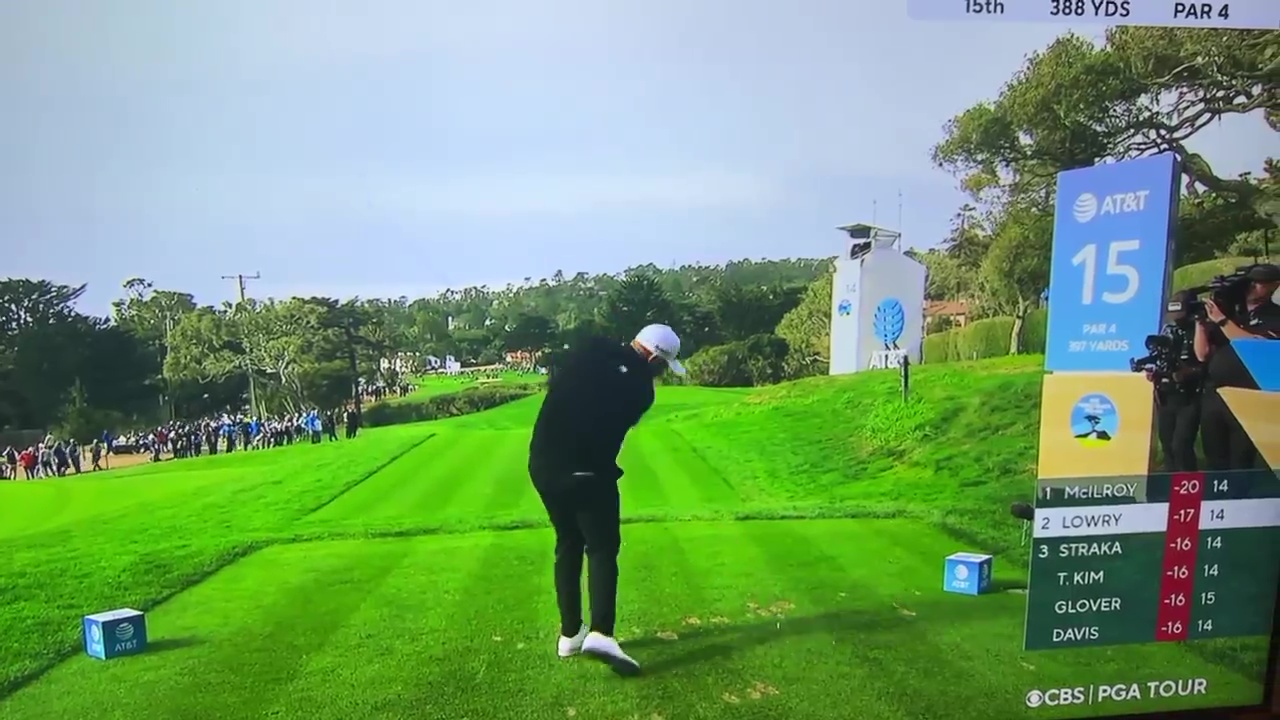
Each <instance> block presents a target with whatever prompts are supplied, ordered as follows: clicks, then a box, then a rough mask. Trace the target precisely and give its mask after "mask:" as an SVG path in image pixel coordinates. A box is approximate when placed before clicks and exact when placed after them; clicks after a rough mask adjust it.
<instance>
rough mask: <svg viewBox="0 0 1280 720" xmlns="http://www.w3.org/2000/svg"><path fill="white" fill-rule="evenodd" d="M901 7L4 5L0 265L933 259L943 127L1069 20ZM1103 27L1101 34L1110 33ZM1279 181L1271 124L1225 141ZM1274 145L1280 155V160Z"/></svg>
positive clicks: (91, 271) (274, 274)
mask: <svg viewBox="0 0 1280 720" xmlns="http://www.w3.org/2000/svg"><path fill="white" fill-rule="evenodd" d="M905 6H906V3H905V2H904V1H902V0H879V1H878V2H872V1H871V0H841V1H840V2H834V1H830V0H818V1H815V2H801V3H790V4H788V3H781V4H780V3H777V2H763V1H761V0H738V1H736V2H727V1H724V0H645V2H619V1H617V0H614V1H611V2H604V3H602V2H592V1H587V0H543V1H542V2H538V3H529V2H515V1H514V0H496V1H494V0H475V1H473V2H468V3H448V4H445V3H440V2H436V1H435V0H417V1H412V0H404V1H396V2H390V1H378V0H360V1H359V2H340V1H336V0H328V1H326V0H206V1H205V2H195V1H194V0H193V1H192V2H173V0H154V1H153V0H103V1H95V0H39V1H38V2H35V1H32V2H19V1H14V2H5V3H0V243H3V244H2V246H0V248H2V250H3V256H2V259H0V262H3V268H0V276H4V275H8V276H35V277H45V278H50V279H53V280H56V281H59V282H65V283H74V284H79V283H88V284H89V293H88V295H87V296H86V301H85V303H84V309H85V310H88V311H91V312H98V313H101V312H105V311H106V309H107V307H108V304H109V302H110V300H111V299H113V298H115V297H117V296H118V295H119V294H120V284H121V282H122V281H124V280H125V279H127V278H129V277H133V276H142V277H146V278H149V279H151V280H153V281H155V282H156V284H157V285H158V286H159V287H162V288H170V289H182V290H187V291H190V292H194V293H195V294H196V295H197V298H198V300H200V301H201V302H206V303H216V302H220V301H221V300H224V299H229V298H230V297H231V295H232V293H233V291H234V287H233V285H232V283H230V282H228V281H224V280H221V279H220V276H221V275H226V274H234V273H239V272H244V273H253V272H255V271H260V272H261V273H262V275H263V279H262V280H261V281H259V282H256V283H253V284H252V285H251V286H250V292H251V293H253V294H256V295H273V296H277V297H279V296H287V295H293V294H306V295H309V294H322V295H331V296H339V297H349V296H353V295H360V296H363V297H376V296H385V297H394V296H399V295H408V296H411V297H413V296H420V295H423V294H434V293H435V292H438V291H439V290H441V289H443V288H445V287H461V286H465V285H477V284H489V285H492V286H501V285H505V284H506V283H508V282H512V281H514V282H519V281H521V280H522V279H523V278H525V277H533V278H535V279H536V278H539V277H546V276H549V275H550V274H551V273H553V272H554V271H555V270H557V269H563V270H564V271H565V272H567V273H570V274H571V273H573V272H576V271H580V270H584V271H590V272H601V271H605V272H616V271H619V270H622V269H623V268H625V267H627V266H630V265H635V264H639V263H643V262H654V263H657V264H659V265H664V266H667V265H671V264H672V263H677V264H679V263H686V262H698V261H701V262H715V263H719V262H724V261H726V260H730V259H736V258H742V257H751V258H761V257H770V258H778V257H792V256H797V255H805V256H824V255H831V254H835V253H836V252H838V251H839V248H840V247H841V236H840V235H839V233H837V232H836V231H834V230H833V228H834V227H835V226H836V225H841V224H846V223H850V222H859V221H862V222H866V221H870V220H871V219H872V216H873V201H877V200H878V209H877V211H876V212H875V215H876V216H877V217H876V218H875V219H877V220H878V221H879V222H880V224H883V225H889V226H895V225H897V224H898V209H897V196H898V192H899V190H901V192H902V196H903V198H904V200H905V211H904V216H903V219H902V229H903V231H904V233H905V239H906V241H907V243H908V244H910V245H915V246H917V247H928V246H931V245H933V244H935V243H937V241H938V240H939V239H940V238H941V237H942V236H943V235H944V234H945V232H946V229H947V225H948V221H949V219H950V217H951V216H952V214H953V213H954V212H955V210H956V208H957V207H958V206H959V204H960V203H961V202H962V201H963V198H962V196H961V195H960V194H959V193H958V192H957V191H956V189H955V181H954V180H953V179H952V178H951V177H949V176H948V175H946V174H945V173H942V172H941V171H938V170H936V169H934V168H933V167H932V166H931V165H930V162H929V149H930V148H931V146H932V145H933V144H934V143H936V142H937V141H938V140H939V139H940V137H941V127H942V124H943V123H944V122H945V121H946V120H947V119H948V118H949V117H951V116H952V115H954V114H956V113H957V112H960V111H962V110H964V109H965V108H966V107H968V106H970V105H972V104H973V103H974V102H977V101H979V100H982V99H984V98H990V97H993V96H994V95H995V94H996V93H997V92H998V90H999V88H1000V86H1001V84H1003V83H1004V82H1005V81H1006V80H1007V79H1008V78H1009V76H1010V74H1011V73H1012V72H1013V71H1014V70H1015V69H1016V68H1017V67H1018V65H1019V63H1020V62H1021V60H1022V58H1023V57H1024V56H1025V55H1026V54H1027V53H1028V52H1030V51H1033V50H1036V49H1038V48H1041V47H1043V46H1045V45H1046V44H1047V43H1049V42H1050V41H1051V40H1052V39H1053V38H1054V37H1055V36H1056V35H1057V34H1059V33H1060V32H1062V31H1064V30H1065V29H1066V28H1063V27H1056V26H1052V25H1012V24H992V25H982V24H965V25H955V24H926V23H919V22H913V21H911V20H909V19H908V18H907V16H906V7H905ZM1088 32H1089V33H1090V34H1097V33H1098V32H1099V30H1098V29H1097V28H1092V29H1089V31H1088ZM1198 145H1199V147H1198V149H1199V150H1200V151H1201V152H1203V153H1205V154H1206V155H1207V156H1208V158H1209V159H1210V160H1211V161H1212V162H1214V164H1215V167H1216V168H1217V169H1218V170H1219V171H1220V172H1226V173H1235V172H1240V171H1244V170H1255V171H1256V170H1258V169H1260V167H1261V157H1262V155H1261V153H1259V148H1263V147H1266V146H1268V145H1269V146H1271V147H1274V146H1275V135H1274V134H1272V133H1270V132H1269V131H1267V130H1266V129H1265V126H1264V125H1263V124H1262V122H1261V120H1259V119H1255V118H1247V119H1243V120H1235V121H1232V122H1229V123H1224V124H1222V125H1221V126H1218V127H1215V128H1214V129H1213V130H1212V131H1211V132H1209V133H1206V134H1205V135H1204V136H1202V137H1201V138H1199V139H1198ZM1272 153H1273V154H1276V150H1272Z"/></svg>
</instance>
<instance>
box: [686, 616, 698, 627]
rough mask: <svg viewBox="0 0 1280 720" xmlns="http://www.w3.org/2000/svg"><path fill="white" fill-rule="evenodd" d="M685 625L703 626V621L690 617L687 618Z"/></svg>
mask: <svg viewBox="0 0 1280 720" xmlns="http://www.w3.org/2000/svg"><path fill="white" fill-rule="evenodd" d="M684 624H685V625H701V624H702V621H701V620H699V619H698V618H696V617H694V616H692V615H690V616H689V617H687V618H685V619H684Z"/></svg>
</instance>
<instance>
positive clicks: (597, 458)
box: [529, 325, 684, 675]
mask: <svg viewBox="0 0 1280 720" xmlns="http://www.w3.org/2000/svg"><path fill="white" fill-rule="evenodd" d="M679 352H680V338H679V337H677V336H676V333H675V331H673V330H672V329H671V328H669V327H667V326H666V325H649V326H647V327H645V328H644V329H643V330H641V331H640V333H639V334H638V335H636V338H635V340H632V341H631V342H630V343H629V344H625V345H623V344H618V343H616V342H612V341H609V340H606V339H602V338H601V339H594V340H591V341H588V342H586V343H583V344H581V345H579V346H577V347H574V348H571V349H570V350H569V351H567V352H566V354H565V357H564V358H563V359H562V361H561V362H559V363H557V364H556V367H554V368H552V370H551V373H550V376H549V377H548V379H547V395H546V398H545V399H544V400H543V401H542V409H541V410H540V411H539V412H538V419H537V421H536V422H535V423H534V426H533V441H532V442H531V443H530V445H529V475H530V477H531V478H532V479H533V487H534V488H535V489H536V490H537V491H538V495H539V496H540V497H541V498H542V504H543V505H544V506H545V507H546V509H547V515H549V516H550V517H551V525H552V527H554V528H555V532H556V551H555V552H556V561H555V586H556V603H557V605H559V608H560V642H559V646H558V652H559V654H560V657H570V656H572V655H576V654H578V653H579V652H582V653H583V654H586V655H588V656H590V657H593V658H596V659H598V660H601V661H603V662H605V663H606V664H608V665H609V667H611V668H612V669H613V671H614V672H615V673H618V674H619V675H635V674H637V673H639V672H640V665H639V664H638V663H637V662H636V661H635V660H632V659H631V658H630V657H629V656H628V655H627V654H626V653H625V652H623V651H622V648H621V647H619V645H618V641H617V640H616V639H614V616H615V613H616V605H617V595H618V549H619V547H620V545H621V543H622V538H621V522H620V519H619V496H618V479H619V478H621V477H622V470H621V469H620V468H619V467H618V465H617V458H618V451H619V450H621V449H622V440H623V438H625V437H626V435H627V431H628V430H630V429H631V428H632V427H634V426H635V424H636V423H638V422H640V418H641V417H643V416H644V414H645V412H647V411H648V410H649V408H650V407H652V406H653V381H654V378H656V377H657V376H659V375H661V374H662V373H663V372H664V371H666V370H667V369H670V370H671V371H672V372H674V373H676V374H678V375H683V374H684V368H683V367H682V366H681V365H680V362H679V361H678V360H676V355H677V354H678V353H679ZM584 553H585V555H586V559H587V589H588V593H589V594H590V597H591V623H590V624H589V625H584V624H583V622H582V558H583V554H584Z"/></svg>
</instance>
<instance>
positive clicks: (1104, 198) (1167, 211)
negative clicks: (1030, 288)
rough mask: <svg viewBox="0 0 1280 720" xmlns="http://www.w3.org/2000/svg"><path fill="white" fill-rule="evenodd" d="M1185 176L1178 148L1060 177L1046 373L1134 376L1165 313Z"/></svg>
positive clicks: (1050, 293) (1051, 272) (1051, 270)
mask: <svg viewBox="0 0 1280 720" xmlns="http://www.w3.org/2000/svg"><path fill="white" fill-rule="evenodd" d="M1177 175H1178V165H1177V160H1176V159H1175V158H1174V156H1173V155H1172V154H1163V155H1156V156H1154V157H1149V158H1143V159H1141V160H1130V161H1128V162H1123V163H1115V164H1110V165H1098V166H1095V167H1091V168H1083V169H1080V170H1071V171H1067V172H1064V173H1060V174H1059V175H1058V194H1057V202H1056V206H1055V211H1054V227H1053V260H1052V262H1051V264H1050V274H1049V308H1050V312H1049V328H1048V337H1047V341H1046V346H1045V369H1046V370H1048V371H1050V372H1059V371H1064V370H1066V371H1076V372H1128V371H1129V358H1131V357H1134V356H1135V355H1142V354H1144V348H1143V340H1144V339H1145V338H1146V337H1147V336H1148V335H1150V334H1152V333H1155V332H1157V331H1158V330H1159V329H1160V321H1161V316H1162V315H1163V307H1164V304H1165V297H1166V292H1165V290H1166V283H1167V280H1168V275H1169V273H1168V269H1167V268H1168V264H1169V254H1170V253H1169V250H1170V229H1171V226H1172V222H1173V215H1174V213H1175V212H1176V210H1177V192H1178V190H1177V184H1176V179H1177Z"/></svg>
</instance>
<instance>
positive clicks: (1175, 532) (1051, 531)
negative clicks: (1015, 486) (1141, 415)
mask: <svg viewBox="0 0 1280 720" xmlns="http://www.w3.org/2000/svg"><path fill="white" fill-rule="evenodd" d="M1034 527H1035V530H1034V533H1033V541H1032V549H1031V573H1030V582H1029V587H1028V593H1027V623H1026V632H1025V636H1024V646H1025V647H1026V649H1027V650H1046V649H1052V648H1064V647H1081V646H1100V645H1127V644H1134V643H1150V642H1174V641H1184V640H1198V639H1204V638H1214V637H1242V636H1263V635H1268V634H1270V632H1271V622H1272V617H1273V615H1272V613H1273V610H1274V607H1275V601H1276V587H1277V582H1278V581H1280V478H1277V476H1276V474H1275V473H1274V472H1252V471H1247V472H1236V473H1221V474H1212V475H1210V474H1205V473H1175V474H1172V475H1169V474H1157V475H1151V476H1144V477H1141V478H1088V479H1079V480H1042V481H1040V483H1039V490H1038V496H1037V500H1036V514H1035V520H1034Z"/></svg>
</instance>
